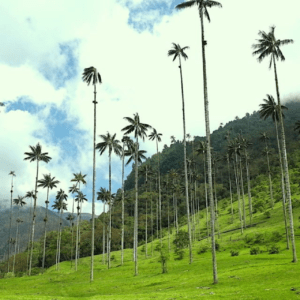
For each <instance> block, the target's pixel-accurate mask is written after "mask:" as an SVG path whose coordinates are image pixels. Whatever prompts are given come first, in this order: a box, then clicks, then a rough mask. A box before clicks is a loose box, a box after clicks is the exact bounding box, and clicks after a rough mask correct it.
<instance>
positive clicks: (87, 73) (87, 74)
mask: <svg viewBox="0 0 300 300" xmlns="http://www.w3.org/2000/svg"><path fill="white" fill-rule="evenodd" d="M82 80H83V82H86V83H87V85H90V83H91V82H92V84H93V86H94V101H93V103H94V139H93V196H92V245H91V248H92V252H91V274H90V281H91V282H92V281H93V280H94V243H95V186H96V150H95V146H96V121H97V119H96V104H97V103H98V102H97V101H96V95H97V89H96V85H97V83H99V84H101V83H102V80H101V76H100V74H99V72H97V69H96V68H95V67H89V68H85V69H84V70H83V73H82Z"/></svg>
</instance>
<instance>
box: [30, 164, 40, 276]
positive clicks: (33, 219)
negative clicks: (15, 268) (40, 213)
mask: <svg viewBox="0 0 300 300" xmlns="http://www.w3.org/2000/svg"><path fill="white" fill-rule="evenodd" d="M38 176H39V160H38V159H37V161H36V179H35V195H34V202H33V217H32V231H31V249H30V258H29V271H28V275H29V276H30V275H31V266H32V254H33V240H34V227H35V217H36V202H37V193H38V192H37V181H38Z"/></svg>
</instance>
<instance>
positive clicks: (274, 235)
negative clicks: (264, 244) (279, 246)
mask: <svg viewBox="0 0 300 300" xmlns="http://www.w3.org/2000/svg"><path fill="white" fill-rule="evenodd" d="M270 239H271V242H273V243H278V242H279V241H280V240H281V239H282V234H280V233H279V232H278V231H273V232H272V235H271V238H270Z"/></svg>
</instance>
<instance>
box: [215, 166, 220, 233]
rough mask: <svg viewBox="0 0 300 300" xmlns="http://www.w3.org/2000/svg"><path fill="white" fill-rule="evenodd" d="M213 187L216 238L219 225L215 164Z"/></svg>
mask: <svg viewBox="0 0 300 300" xmlns="http://www.w3.org/2000/svg"><path fill="white" fill-rule="evenodd" d="M213 168H214V171H213V181H214V182H213V187H214V190H215V224H216V227H217V230H218V238H220V237H221V236H220V226H219V216H218V198H217V189H216V175H217V174H216V166H213Z"/></svg>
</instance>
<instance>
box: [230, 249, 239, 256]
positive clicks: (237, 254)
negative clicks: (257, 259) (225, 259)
mask: <svg viewBox="0 0 300 300" xmlns="http://www.w3.org/2000/svg"><path fill="white" fill-rule="evenodd" d="M230 253H231V256H239V254H240V253H239V251H237V250H231V251H230Z"/></svg>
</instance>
